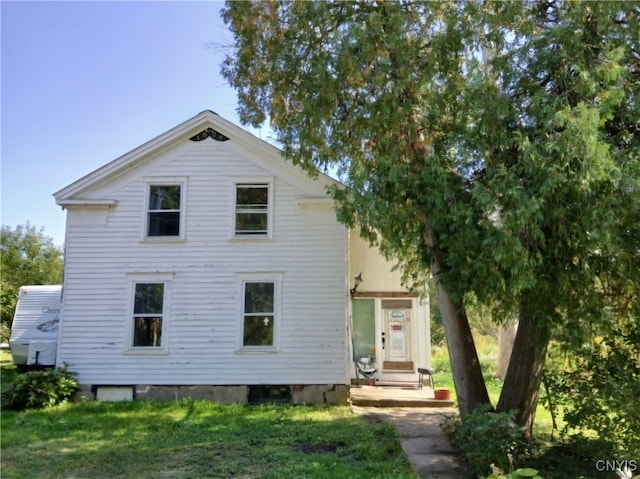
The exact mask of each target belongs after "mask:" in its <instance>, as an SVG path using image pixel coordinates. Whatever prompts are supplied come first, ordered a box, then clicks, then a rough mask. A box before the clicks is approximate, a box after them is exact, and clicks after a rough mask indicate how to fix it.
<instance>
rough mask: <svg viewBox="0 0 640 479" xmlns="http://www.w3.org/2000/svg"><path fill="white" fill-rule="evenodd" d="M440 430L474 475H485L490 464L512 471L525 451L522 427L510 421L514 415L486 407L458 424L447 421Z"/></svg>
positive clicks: (467, 416)
mask: <svg viewBox="0 0 640 479" xmlns="http://www.w3.org/2000/svg"><path fill="white" fill-rule="evenodd" d="M443 431H444V432H445V434H446V435H447V436H448V437H449V439H450V441H451V443H452V444H453V445H454V446H456V447H457V448H458V449H460V451H461V452H462V454H463V456H464V458H465V459H466V461H467V463H468V464H469V467H470V468H471V469H472V470H473V471H474V472H475V473H476V474H478V475H483V474H486V473H487V472H489V470H490V466H491V465H493V467H497V468H498V469H500V470H512V469H513V467H514V466H515V465H517V464H518V463H520V462H521V461H522V460H523V459H524V457H525V455H526V453H527V450H528V448H529V445H528V443H527V442H526V441H525V440H524V439H523V431H522V428H520V427H518V426H517V424H516V423H515V422H514V414H513V413H497V412H494V411H492V410H490V409H489V408H478V409H476V410H475V411H473V412H472V413H470V414H468V415H466V416H465V417H463V418H462V421H460V420H458V419H456V418H449V419H448V420H447V421H446V422H445V424H444V425H443ZM515 477H518V476H515Z"/></svg>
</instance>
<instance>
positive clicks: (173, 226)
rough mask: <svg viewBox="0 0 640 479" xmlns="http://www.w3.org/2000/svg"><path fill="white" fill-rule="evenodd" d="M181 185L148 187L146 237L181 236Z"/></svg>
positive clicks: (153, 185) (154, 185)
mask: <svg viewBox="0 0 640 479" xmlns="http://www.w3.org/2000/svg"><path fill="white" fill-rule="evenodd" d="M181 194H182V186H181V185H157V184H152V185H149V203H148V209H147V236H149V237H158V236H160V237H161V236H165V237H166V236H171V237H175V236H178V237H180V236H181V234H182V233H181V231H180V230H181V228H180V223H181V221H180V203H181V199H182V198H181Z"/></svg>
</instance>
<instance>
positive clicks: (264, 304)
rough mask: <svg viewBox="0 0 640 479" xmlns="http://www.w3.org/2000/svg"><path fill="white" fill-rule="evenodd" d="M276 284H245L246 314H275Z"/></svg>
mask: <svg viewBox="0 0 640 479" xmlns="http://www.w3.org/2000/svg"><path fill="white" fill-rule="evenodd" d="M274 290H275V285H274V283H245V285H244V313H245V314H252V313H254V314H255V313H273V293H274Z"/></svg>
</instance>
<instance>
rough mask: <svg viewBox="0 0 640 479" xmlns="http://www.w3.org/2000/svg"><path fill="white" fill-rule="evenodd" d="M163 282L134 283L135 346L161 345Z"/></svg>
mask: <svg viewBox="0 0 640 479" xmlns="http://www.w3.org/2000/svg"><path fill="white" fill-rule="evenodd" d="M163 310H164V283H136V284H135V296H134V304H133V344H132V346H133V347H134V348H135V347H161V346H162V319H163Z"/></svg>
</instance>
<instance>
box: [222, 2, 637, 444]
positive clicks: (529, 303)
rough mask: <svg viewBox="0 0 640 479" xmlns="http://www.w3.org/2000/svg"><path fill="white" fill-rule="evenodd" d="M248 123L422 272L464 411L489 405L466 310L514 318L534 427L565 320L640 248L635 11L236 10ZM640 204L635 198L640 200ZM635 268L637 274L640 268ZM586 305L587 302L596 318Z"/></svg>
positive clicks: (310, 5) (233, 67)
mask: <svg viewBox="0 0 640 479" xmlns="http://www.w3.org/2000/svg"><path fill="white" fill-rule="evenodd" d="M223 14H224V18H225V21H226V22H227V23H228V24H229V26H230V28H231V30H232V32H233V33H234V35H235V44H234V51H233V53H232V54H231V55H229V56H228V57H227V59H226V61H225V64H224V66H223V74H224V75H225V76H226V78H227V79H228V80H229V82H230V83H231V84H232V85H233V86H234V87H235V88H236V89H237V91H238V94H239V98H240V108H239V113H240V116H241V120H242V121H243V122H245V123H250V124H252V125H254V126H257V125H260V124H262V123H263V122H264V121H265V120H266V119H269V121H270V122H271V126H272V128H273V129H274V130H275V132H276V133H277V140H278V141H279V142H280V143H281V144H282V145H283V151H284V154H285V156H286V157H288V158H289V159H291V160H292V161H294V162H295V163H297V164H300V165H302V166H303V167H305V168H307V169H308V170H309V172H310V173H311V174H313V172H314V171H315V168H318V169H321V170H323V169H324V170H326V169H329V168H331V169H332V170H333V171H336V172H337V174H338V175H339V176H340V179H341V180H342V181H343V183H344V184H345V185H346V188H344V189H340V188H335V189H333V190H332V191H331V194H332V195H333V197H334V198H335V200H336V202H337V211H338V217H339V219H340V220H341V221H343V222H344V223H346V224H348V225H350V226H352V225H355V224H357V225H359V226H360V227H361V230H362V231H363V235H364V236H365V237H366V238H368V239H369V240H371V241H372V242H377V243H378V244H379V245H380V247H381V250H382V251H383V252H384V253H385V254H387V255H388V256H389V257H393V258H395V259H396V260H397V261H398V262H399V263H400V264H401V265H402V267H403V270H404V271H405V279H406V280H407V281H408V282H410V283H412V284H415V285H420V284H424V281H425V278H426V277H427V275H428V274H429V272H430V273H431V274H432V275H433V277H434V279H435V281H436V284H437V293H438V304H439V308H440V310H441V316H442V321H443V325H444V328H445V333H446V337H447V342H448V344H449V352H450V358H451V363H452V372H453V375H454V383H455V387H456V391H457V394H458V398H459V403H460V409H461V412H462V413H465V412H468V411H470V410H472V409H473V408H474V407H476V406H477V405H479V404H482V403H486V402H488V397H487V393H486V388H485V386H484V382H483V380H482V374H481V371H480V366H479V363H478V359H477V354H476V351H475V346H474V343H473V337H472V335H471V331H470V328H469V323H468V321H467V318H466V315H465V309H464V301H465V296H466V295H467V294H469V293H470V292H473V293H474V295H475V297H477V298H478V299H479V300H480V301H482V302H486V303H491V304H497V305H499V311H501V312H502V313H504V317H513V315H514V314H517V315H518V317H519V321H520V328H519V331H518V334H517V337H516V341H515V347H514V351H515V352H514V354H513V355H512V360H511V362H510V366H509V368H508V371H507V376H506V378H505V385H504V388H503V394H502V397H501V398H500V401H499V404H498V408H499V409H501V410H510V409H516V410H517V411H518V414H517V420H518V422H519V423H520V424H522V425H523V426H526V428H527V430H529V431H530V430H531V427H532V425H533V419H534V413H535V407H536V404H537V398H538V389H539V385H540V380H541V377H542V372H543V370H544V361H545V356H546V350H547V345H548V342H549V339H550V337H551V336H552V334H553V332H554V330H555V329H556V328H562V327H566V326H568V325H571V327H574V325H575V324H580V322H581V321H599V320H601V319H602V318H601V317H600V316H598V315H597V314H595V313H594V308H595V307H596V306H595V305H596V303H598V301H590V300H586V299H585V298H600V299H601V300H602V301H600V302H599V303H598V304H600V305H601V304H603V303H602V302H604V303H606V301H607V299H606V298H605V295H604V292H603V288H602V284H601V281H600V279H599V275H600V276H601V275H602V274H604V273H605V272H606V274H607V275H610V276H612V277H615V278H620V277H621V275H622V274H628V271H629V270H628V268H627V269H626V270H625V271H626V272H623V271H622V270H623V268H621V267H619V262H616V260H615V258H614V256H615V255H616V254H617V255H618V256H620V255H622V256H624V257H625V258H628V259H630V258H633V260H634V261H635V260H636V259H637V257H638V254H639V251H640V247H639V244H638V238H637V237H635V238H634V237H633V236H632V233H629V232H628V231H629V224H632V223H633V222H634V221H637V205H638V196H639V194H640V188H639V186H640V185H639V184H638V147H637V143H638V140H637V139H638V135H639V131H638V108H637V107H638V95H637V93H638V81H637V75H638V50H637V41H638V27H637V25H638V22H637V15H638V6H637V4H634V3H606V4H594V3H579V2H560V1H558V2H554V1H532V2H524V3H523V2H515V3H505V2H496V3H492V2H473V1H471V2H431V3H417V2H406V1H401V2H345V3H342V2H294V3H289V2H229V3H228V4H227V6H226V8H225V10H224V11H223ZM634 201H635V203H634ZM633 274H635V273H633ZM587 312H588V313H589V314H587Z"/></svg>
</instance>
